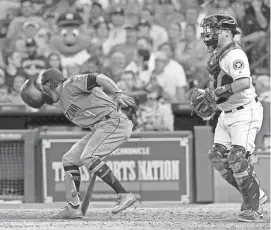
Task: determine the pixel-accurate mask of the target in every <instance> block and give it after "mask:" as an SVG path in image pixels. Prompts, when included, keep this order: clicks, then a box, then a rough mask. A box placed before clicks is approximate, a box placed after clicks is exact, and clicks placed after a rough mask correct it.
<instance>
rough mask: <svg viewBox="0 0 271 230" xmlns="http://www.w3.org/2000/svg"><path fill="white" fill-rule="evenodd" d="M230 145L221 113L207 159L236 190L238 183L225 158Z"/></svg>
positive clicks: (229, 138)
mask: <svg viewBox="0 0 271 230" xmlns="http://www.w3.org/2000/svg"><path fill="white" fill-rule="evenodd" d="M230 146H231V137H230V134H229V132H228V130H227V129H226V127H225V125H224V115H223V114H221V115H220V117H219V119H218V123H217V126H216V129H215V136H214V144H213V146H212V148H211V149H210V151H209V154H208V159H209V160H210V161H211V162H212V164H213V166H214V168H215V169H216V170H217V171H218V172H219V173H220V175H221V176H222V177H223V178H224V179H225V180H226V181H227V182H228V183H229V184H230V185H232V186H233V187H235V188H236V189H237V190H238V191H239V188H238V185H237V183H236V181H235V178H234V177H233V171H232V169H231V168H230V167H229V163H228V160H227V154H228V150H229V149H230Z"/></svg>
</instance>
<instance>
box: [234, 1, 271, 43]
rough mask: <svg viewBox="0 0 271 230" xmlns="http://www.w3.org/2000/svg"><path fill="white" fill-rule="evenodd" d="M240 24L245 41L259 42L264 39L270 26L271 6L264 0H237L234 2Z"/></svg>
mask: <svg viewBox="0 0 271 230" xmlns="http://www.w3.org/2000/svg"><path fill="white" fill-rule="evenodd" d="M232 9H233V10H234V11H235V14H236V17H237V21H238V24H239V26H240V28H241V30H242V36H243V37H242V41H243V43H251V42H257V41H259V40H260V39H262V38H263V37H264V35H265V33H264V31H266V30H267V29H268V27H269V21H270V7H269V6H267V5H266V4H264V2H263V1H262V0H250V1H247V2H245V3H243V2H242V1H240V0H236V1H234V2H233V3H232Z"/></svg>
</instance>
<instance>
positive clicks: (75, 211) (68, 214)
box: [53, 204, 82, 219]
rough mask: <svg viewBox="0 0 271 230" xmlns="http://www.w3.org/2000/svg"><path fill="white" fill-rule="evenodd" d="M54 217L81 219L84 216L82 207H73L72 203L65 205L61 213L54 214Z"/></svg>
mask: <svg viewBox="0 0 271 230" xmlns="http://www.w3.org/2000/svg"><path fill="white" fill-rule="evenodd" d="M53 218H54V219H79V218H82V212H81V208H80V207H78V208H73V207H72V206H71V205H70V204H68V205H67V206H65V207H64V208H63V209H62V210H61V211H60V212H59V213H57V214H55V215H54V216H53Z"/></svg>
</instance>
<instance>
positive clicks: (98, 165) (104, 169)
mask: <svg viewBox="0 0 271 230" xmlns="http://www.w3.org/2000/svg"><path fill="white" fill-rule="evenodd" d="M89 169H90V170H91V171H92V172H93V173H95V174H96V175H97V176H98V177H100V178H103V177H104V176H105V175H107V174H108V173H111V169H110V168H109V167H108V166H107V164H106V163H105V162H104V161H102V160H101V159H100V158H92V161H91V165H90V166H89Z"/></svg>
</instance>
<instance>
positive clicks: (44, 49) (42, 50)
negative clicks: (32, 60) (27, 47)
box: [34, 28, 52, 57]
mask: <svg viewBox="0 0 271 230" xmlns="http://www.w3.org/2000/svg"><path fill="white" fill-rule="evenodd" d="M34 40H35V42H36V44H37V48H38V49H37V54H38V55H39V56H45V57H46V56H48V54H49V53H50V52H51V51H52V50H51V47H50V33H49V31H48V30H47V29H45V28H41V29H40V30H39V31H38V32H37V34H36V35H35V37H34Z"/></svg>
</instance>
